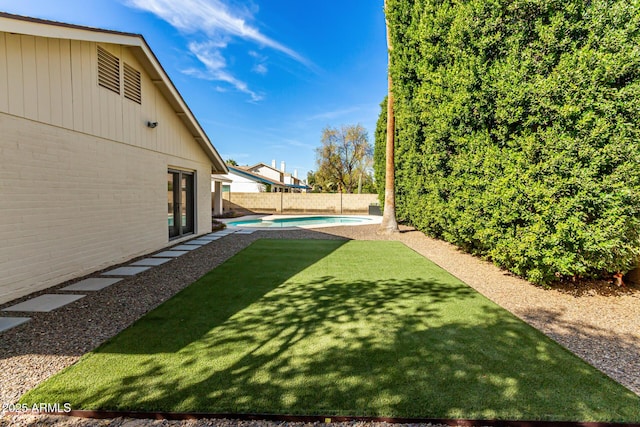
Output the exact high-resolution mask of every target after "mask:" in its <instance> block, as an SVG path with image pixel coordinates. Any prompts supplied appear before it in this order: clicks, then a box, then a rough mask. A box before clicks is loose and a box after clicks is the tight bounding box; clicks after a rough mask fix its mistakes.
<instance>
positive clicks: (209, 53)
mask: <svg viewBox="0 0 640 427" xmlns="http://www.w3.org/2000/svg"><path fill="white" fill-rule="evenodd" d="M123 1H125V2H126V3H127V4H128V5H130V6H131V7H134V8H137V9H141V10H144V11H147V12H150V13H153V14H154V15H156V16H158V17H159V18H161V19H163V20H165V21H166V22H168V23H169V24H171V25H172V26H173V27H175V28H176V29H178V30H179V31H181V32H182V33H183V34H185V35H187V36H189V37H191V38H192V41H191V42H190V43H189V50H190V51H191V53H193V54H194V55H195V56H196V57H197V58H198V59H199V60H200V62H202V64H203V65H204V66H205V67H206V74H205V73H201V74H200V75H199V77H201V78H207V77H205V76H206V75H208V76H209V78H210V79H211V80H217V81H223V82H226V83H229V84H231V85H232V86H234V87H235V88H236V89H238V90H240V91H241V92H245V93H247V94H249V95H251V98H252V100H253V101H259V100H260V99H262V96H260V95H256V94H255V93H254V92H253V91H251V90H250V89H249V88H248V86H247V84H246V83H245V82H242V81H240V80H238V79H237V78H235V77H233V76H232V74H231V73H230V72H229V71H226V69H227V63H226V60H225V58H224V56H223V54H222V50H223V49H224V48H226V47H227V45H228V43H229V41H230V40H231V39H232V38H234V37H237V38H241V39H243V40H246V41H249V42H252V43H255V44H257V45H259V46H260V47H266V48H271V49H274V50H276V51H278V52H281V53H283V54H284V55H286V56H288V57H290V58H292V59H294V60H295V61H297V62H299V63H300V64H303V65H305V66H307V67H309V68H312V67H313V64H312V63H311V62H310V61H308V60H307V59H306V58H304V57H303V56H302V55H300V54H299V53H297V52H296V51H294V50H293V49H291V48H289V47H287V46H285V45H283V44H282V43H280V42H278V41H276V40H273V39H271V38H270V37H268V36H266V35H264V34H262V33H261V32H260V30H259V29H257V28H256V27H254V26H253V25H251V24H250V23H249V22H248V20H251V19H252V18H253V14H255V13H256V11H257V10H256V8H255V7H254V8H253V9H251V10H250V9H247V8H245V9H243V10H238V9H236V10H232V9H231V8H230V7H229V6H228V5H227V4H226V3H225V2H224V1H222V0H180V1H176V0H123ZM203 39H204V40H203ZM251 52H253V54H255V55H252V54H251ZM251 52H250V55H251V56H254V57H255V58H256V59H258V61H259V63H258V64H257V65H256V66H255V67H254V69H253V71H255V72H257V73H259V74H265V73H266V72H267V71H268V69H267V67H266V65H264V60H266V57H261V56H260V55H259V54H257V53H256V52H255V51H251ZM263 58H264V59H263ZM193 71H194V70H187V73H188V74H190V75H194V76H198V74H197V73H194V72H193Z"/></svg>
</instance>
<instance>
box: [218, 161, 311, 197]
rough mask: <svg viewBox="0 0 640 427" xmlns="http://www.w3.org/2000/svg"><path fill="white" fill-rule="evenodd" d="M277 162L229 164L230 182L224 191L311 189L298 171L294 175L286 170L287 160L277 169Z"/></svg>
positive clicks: (296, 190)
mask: <svg viewBox="0 0 640 427" xmlns="http://www.w3.org/2000/svg"><path fill="white" fill-rule="evenodd" d="M275 164H276V161H275V160H273V161H272V163H271V166H269V165H267V164H265V163H258V164H255V165H253V166H227V167H228V168H229V174H228V175H226V176H225V178H226V179H227V181H228V183H225V184H224V185H223V186H222V188H223V191H224V192H229V191H230V192H234V193H261V192H273V193H278V192H284V193H290V192H294V193H300V192H302V191H305V192H306V191H307V190H308V189H309V187H308V186H307V185H306V184H304V183H303V182H302V181H301V180H300V179H298V177H297V171H294V174H293V175H291V174H290V173H287V172H286V171H285V162H281V164H280V170H278V169H276V167H275ZM213 188H214V187H213V186H212V190H213ZM213 191H215V190H213Z"/></svg>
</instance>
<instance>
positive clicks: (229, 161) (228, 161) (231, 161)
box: [227, 159, 238, 166]
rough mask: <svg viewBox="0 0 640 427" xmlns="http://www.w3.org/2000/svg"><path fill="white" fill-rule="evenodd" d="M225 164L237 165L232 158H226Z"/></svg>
mask: <svg viewBox="0 0 640 427" xmlns="http://www.w3.org/2000/svg"><path fill="white" fill-rule="evenodd" d="M227 164H228V165H229V166H238V162H236V161H235V160H233V159H228V160H227Z"/></svg>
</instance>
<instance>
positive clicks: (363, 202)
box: [223, 192, 378, 214]
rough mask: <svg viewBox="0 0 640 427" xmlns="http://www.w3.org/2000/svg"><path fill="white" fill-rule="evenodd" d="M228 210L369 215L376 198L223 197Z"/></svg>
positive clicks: (323, 195) (325, 195)
mask: <svg viewBox="0 0 640 427" xmlns="http://www.w3.org/2000/svg"><path fill="white" fill-rule="evenodd" d="M223 198H224V201H225V209H234V208H235V209H238V208H240V209H247V210H250V211H253V212H278V213H331V214H340V213H345V214H355V213H357V214H367V213H369V205H370V204H372V203H377V202H378V196H377V195H376V194H339V193H336V194H329V193H234V192H229V193H223Z"/></svg>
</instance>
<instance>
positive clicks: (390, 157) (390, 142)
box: [379, 0, 400, 234]
mask: <svg viewBox="0 0 640 427" xmlns="http://www.w3.org/2000/svg"><path fill="white" fill-rule="evenodd" d="M384 12H385V25H386V28H387V47H388V50H389V70H388V71H387V75H388V79H389V89H388V92H389V95H388V97H387V146H386V164H385V181H384V214H383V215H382V223H381V224H380V230H379V232H380V233H384V234H391V233H397V232H399V231H400V230H399V229H398V222H397V220H396V189H395V161H394V160H395V159H394V152H395V149H394V148H395V138H394V135H395V118H394V116H393V91H392V80H391V51H392V50H393V46H392V43H391V34H390V32H389V19H388V18H387V0H384Z"/></svg>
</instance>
